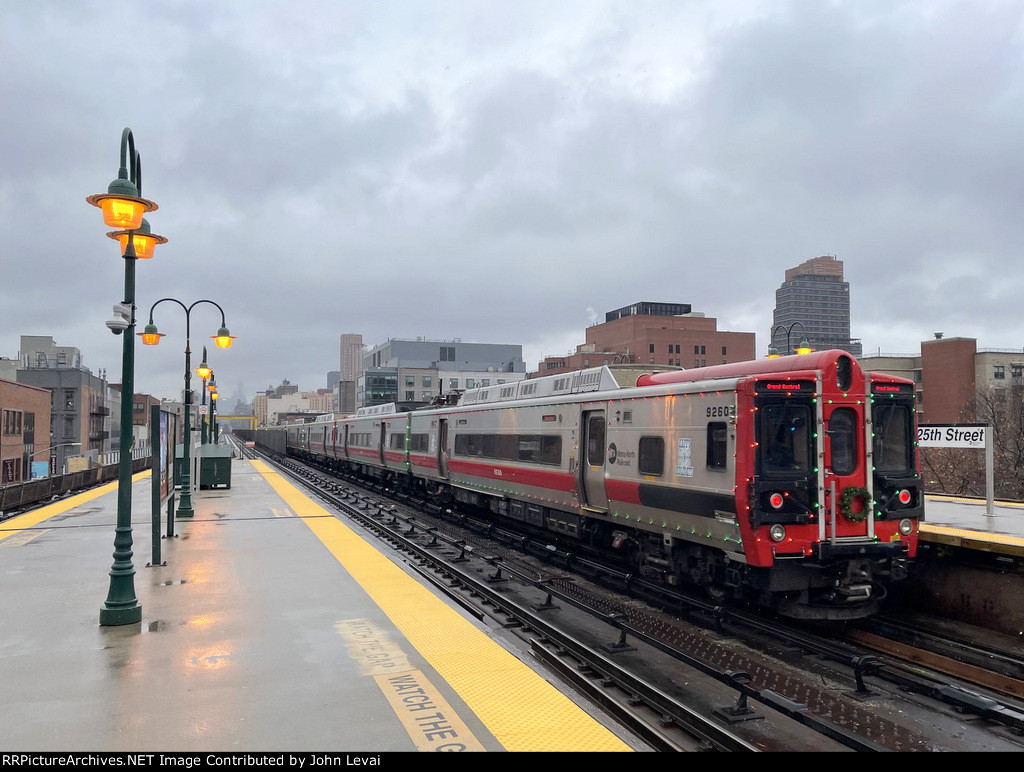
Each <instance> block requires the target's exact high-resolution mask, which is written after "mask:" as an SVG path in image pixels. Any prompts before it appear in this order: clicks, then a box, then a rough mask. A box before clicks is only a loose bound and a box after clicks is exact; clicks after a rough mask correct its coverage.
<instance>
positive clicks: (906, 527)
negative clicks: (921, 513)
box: [900, 517, 914, 536]
mask: <svg viewBox="0 0 1024 772" xmlns="http://www.w3.org/2000/svg"><path fill="white" fill-rule="evenodd" d="M913 531H914V521H913V520H911V519H909V518H906V517H905V518H903V519H902V520H900V533H901V534H903V535H904V536H910V534H911V533H913Z"/></svg>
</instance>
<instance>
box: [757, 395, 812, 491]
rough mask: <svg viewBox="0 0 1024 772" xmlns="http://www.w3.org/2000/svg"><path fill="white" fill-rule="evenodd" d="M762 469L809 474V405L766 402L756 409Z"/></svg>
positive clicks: (777, 472)
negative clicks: (767, 403) (768, 403)
mask: <svg viewBox="0 0 1024 772" xmlns="http://www.w3.org/2000/svg"><path fill="white" fill-rule="evenodd" d="M758 416H759V428H760V440H759V448H760V451H761V453H760V459H761V471H762V472H763V473H764V474H767V475H774V476H785V477H790V476H793V475H800V476H803V475H808V474H810V473H811V469H812V465H811V458H812V456H813V453H812V448H811V425H812V421H811V408H810V406H808V405H798V404H792V403H790V404H785V403H783V404H776V405H765V406H763V407H762V408H761V409H760V410H759V411H758Z"/></svg>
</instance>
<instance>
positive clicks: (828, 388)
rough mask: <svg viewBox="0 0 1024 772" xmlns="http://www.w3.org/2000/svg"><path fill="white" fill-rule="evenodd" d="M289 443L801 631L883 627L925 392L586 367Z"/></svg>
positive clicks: (867, 380) (905, 386)
mask: <svg viewBox="0 0 1024 772" xmlns="http://www.w3.org/2000/svg"><path fill="white" fill-rule="evenodd" d="M286 431H287V452H288V453H289V454H292V455H295V456H299V457H303V458H309V459H315V460H317V461H320V462H326V463H327V464H328V465H330V466H333V467H335V468H338V469H344V470H347V471H351V472H356V473H358V474H361V475H364V476H368V477H373V478H377V479H381V480H384V481H385V482H390V483H394V484H396V485H407V486H412V487H415V488H417V489H420V490H422V491H423V492H424V493H426V494H428V495H430V496H434V497H436V498H437V499H438V500H439V501H451V500H455V501H457V502H461V503H464V504H469V505H473V506H475V507H477V508H479V509H480V510H483V511H485V512H487V513H489V514H490V516H492V517H494V518H495V519H500V518H509V519H511V520H516V521H520V522H522V523H526V524H529V525H530V526H532V527H534V528H535V529H537V530H538V531H543V532H545V533H547V534H548V535H549V536H551V537H552V538H554V537H555V535H557V537H558V541H559V542H560V543H562V544H563V545H564V544H567V543H568V541H569V540H574V541H577V542H581V543H583V544H585V545H588V546H590V547H593V548H597V549H600V550H603V551H609V552H613V553H617V554H618V555H619V556H621V557H622V558H623V559H625V560H626V561H628V563H629V564H630V565H631V566H632V567H633V569H632V570H635V571H636V572H637V573H638V575H640V576H643V577H644V578H647V579H650V580H654V581H659V582H664V583H667V584H683V583H691V584H693V583H695V584H697V585H701V586H703V587H704V588H706V589H707V590H708V591H709V592H710V593H711V594H712V596H713V597H714V598H716V599H724V598H727V597H733V598H742V599H745V600H748V601H753V602H756V603H758V604H759V605H767V606H769V607H771V608H773V609H774V610H776V611H778V612H779V613H781V614H784V615H786V616H790V617H795V618H802V619H830V620H836V619H839V620H842V619H856V618H860V617H864V616H868V615H870V614H871V613H873V612H874V611H875V610H876V609H877V607H878V604H879V603H880V601H881V600H882V598H884V597H885V595H886V592H887V588H888V587H889V585H890V584H891V583H892V582H894V581H898V580H900V579H903V578H904V577H905V576H906V573H907V567H908V563H909V561H910V560H911V559H912V558H914V557H915V555H916V552H917V538H918V523H919V521H920V520H921V519H922V517H923V512H924V506H923V501H924V496H923V489H922V484H921V478H920V474H919V460H918V452H917V446H916V441H915V440H916V436H917V433H916V416H915V406H914V384H913V382H911V381H908V380H905V379H901V378H896V377H892V376H889V375H883V374H880V373H866V372H863V371H862V370H861V367H860V365H859V364H858V363H857V361H856V360H855V359H854V358H853V357H851V356H850V355H849V354H847V353H846V352H844V351H823V352H816V353H812V354H805V355H796V356H788V357H780V358H775V359H764V360H758V361H752V362H743V363H736V364H724V365H716V366H712V367H703V368H699V369H693V370H673V371H665V372H658V373H651V372H650V371H646V372H641V371H639V370H638V369H637V367H636V366H635V365H633V366H623V367H620V366H613V367H610V368H609V367H607V366H606V367H598V368H591V369H586V370H580V371H578V372H573V373H569V374H564V375H555V376H546V377H542V378H537V379H531V380H524V381H519V382H516V383H510V384H509V383H507V384H500V385H497V386H490V387H484V388H477V389H470V390H467V391H466V392H465V393H463V394H462V396H461V398H460V399H459V401H458V404H457V405H454V406H444V407H429V408H423V409H416V410H409V411H400V410H399V409H398V408H397V407H396V406H395V405H378V406H376V407H372V408H363V409H360V410H359V411H358V412H357V413H356V414H355V415H352V416H345V417H334V416H327V417H323V418H321V419H319V420H317V421H316V422H315V423H305V424H296V425H292V426H288V427H286Z"/></svg>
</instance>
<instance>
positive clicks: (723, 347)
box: [722, 346, 725, 356]
mask: <svg viewBox="0 0 1024 772" xmlns="http://www.w3.org/2000/svg"><path fill="white" fill-rule="evenodd" d="M722 356H725V346H722Z"/></svg>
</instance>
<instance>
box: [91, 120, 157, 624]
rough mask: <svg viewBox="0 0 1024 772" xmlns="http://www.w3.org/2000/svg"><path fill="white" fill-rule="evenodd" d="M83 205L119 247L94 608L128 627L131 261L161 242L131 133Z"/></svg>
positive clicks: (131, 579) (131, 577)
mask: <svg viewBox="0 0 1024 772" xmlns="http://www.w3.org/2000/svg"><path fill="white" fill-rule="evenodd" d="M86 201H87V202H88V203H90V204H92V205H93V206H97V207H99V208H100V209H101V210H102V211H103V222H104V223H105V224H106V225H107V227H109V228H117V229H119V231H118V232H119V234H120V235H121V238H119V239H118V240H119V241H120V242H121V244H122V247H123V250H124V251H123V253H122V255H121V257H123V258H124V300H123V301H122V303H121V304H119V305H117V306H115V307H114V308H115V314H114V318H113V319H111V320H110V321H109V322H107V327H109V328H110V330H111V331H112V332H113V333H114V334H115V335H121V334H123V335H124V338H123V345H122V348H121V438H120V443H119V449H120V456H119V458H118V469H117V525H116V526H115V528H114V554H113V557H114V563H113V565H112V566H111V569H110V588H109V590H108V591H107V599H106V601H105V602H104V604H103V607H102V608H101V609H100V624H101V625H110V626H114V625H128V624H133V623H135V622H141V621H142V606H141V605H140V604H139V601H138V598H136V596H135V566H134V565H133V564H132V554H133V553H132V441H133V436H132V408H133V403H134V401H135V334H134V333H135V261H136V260H137V259H139V255H138V254H137V251H136V250H137V248H138V249H139V250H140V251H142V252H143V254H144V255H145V256H146V257H151V256H152V254H153V252H152V250H153V247H155V246H156V244H161V243H164V242H166V241H167V239H165V238H164V237H163V236H153V235H152V234H151V233H150V229H149V223H148V222H146V220H144V219H143V217H142V215H143V214H145V213H146V212H153V211H156V209H157V205H156V204H155V203H153V202H152V201H149V200H147V199H145V198H142V160H141V158H140V156H139V154H138V152H136V150H135V138H134V136H133V135H132V132H131V129H128V128H126V129H124V130H123V131H122V132H121V166H120V168H119V169H118V172H117V179H115V180H114V181H113V182H111V183H110V185H109V186H108V188H107V192H106V193H105V194H97V195H94V196H89V197H88V198H86Z"/></svg>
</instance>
